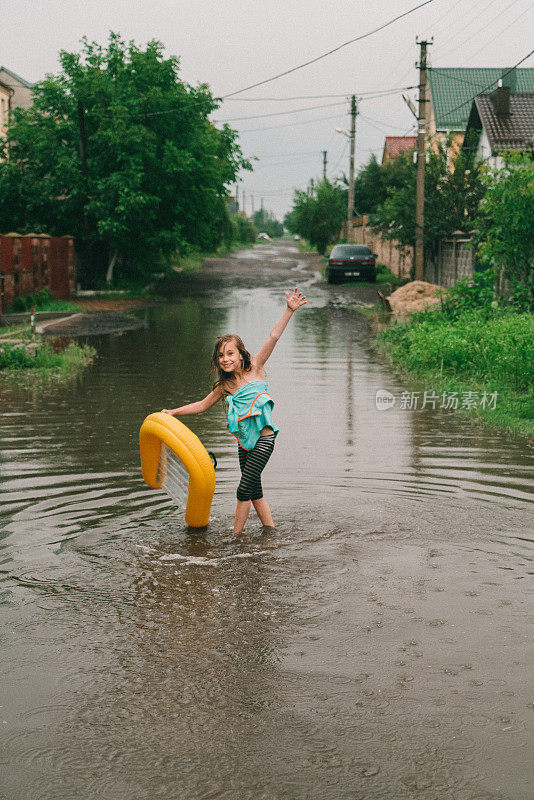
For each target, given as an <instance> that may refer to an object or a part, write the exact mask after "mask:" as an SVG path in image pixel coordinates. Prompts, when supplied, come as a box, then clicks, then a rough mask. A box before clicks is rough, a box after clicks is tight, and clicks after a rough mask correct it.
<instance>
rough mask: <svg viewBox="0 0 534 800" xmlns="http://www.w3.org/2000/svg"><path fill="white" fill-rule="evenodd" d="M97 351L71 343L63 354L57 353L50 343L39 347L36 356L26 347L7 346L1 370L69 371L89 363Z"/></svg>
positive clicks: (0, 356)
mask: <svg viewBox="0 0 534 800" xmlns="http://www.w3.org/2000/svg"><path fill="white" fill-rule="evenodd" d="M95 353H96V351H95V350H94V349H93V348H92V347H90V346H89V345H78V344H76V343H75V342H70V343H69V344H68V346H67V347H66V348H65V350H63V352H62V353H55V352H54V350H53V349H52V347H51V346H50V344H49V343H48V342H45V343H44V344H41V345H39V346H38V347H37V348H36V350H35V354H33V355H32V354H31V353H30V352H28V351H27V350H26V348H24V347H14V346H13V345H5V346H3V349H2V350H0V370H26V369H39V370H49V369H61V370H64V371H69V370H70V369H72V368H74V367H81V366H84V365H85V364H87V363H89V361H91V359H92V358H93V356H94V355H95Z"/></svg>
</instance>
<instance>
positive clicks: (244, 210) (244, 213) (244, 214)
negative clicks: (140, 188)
mask: <svg viewBox="0 0 534 800" xmlns="http://www.w3.org/2000/svg"><path fill="white" fill-rule="evenodd" d="M245 199H246V198H245V190H244V189H243V216H244V217H245V219H246V216H247V207H246V205H245Z"/></svg>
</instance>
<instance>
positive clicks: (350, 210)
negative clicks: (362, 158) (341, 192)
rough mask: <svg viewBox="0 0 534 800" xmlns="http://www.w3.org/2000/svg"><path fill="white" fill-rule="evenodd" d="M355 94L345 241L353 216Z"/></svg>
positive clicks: (350, 231) (348, 235)
mask: <svg viewBox="0 0 534 800" xmlns="http://www.w3.org/2000/svg"><path fill="white" fill-rule="evenodd" d="M357 113H358V110H357V107H356V95H354V94H353V95H352V97H351V101H350V137H349V138H350V170H349V202H348V206H347V242H349V241H350V239H351V236H352V218H353V216H354V143H355V140H356V114H357Z"/></svg>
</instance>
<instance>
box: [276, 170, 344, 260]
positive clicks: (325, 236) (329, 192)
mask: <svg viewBox="0 0 534 800" xmlns="http://www.w3.org/2000/svg"><path fill="white" fill-rule="evenodd" d="M346 204H347V202H346V192H344V191H343V189H341V188H340V187H339V186H336V185H334V184H332V183H330V181H328V180H323V181H321V182H320V183H318V184H317V188H316V190H315V192H314V193H313V194H312V195H309V194H306V192H301V191H296V192H295V197H294V199H293V208H292V209H291V211H290V212H289V213H288V214H286V216H285V218H284V221H285V224H286V227H287V228H288V230H289V231H290V232H291V233H298V234H299V235H300V236H303V237H304V238H305V239H307V240H308V241H309V242H310V244H312V245H314V247H317V250H318V251H319V252H320V253H324V251H325V249H326V247H327V245H328V244H330V242H331V241H332V240H333V238H334V237H335V236H336V234H338V233H339V230H340V228H341V225H342V222H343V220H344V219H345V215H346Z"/></svg>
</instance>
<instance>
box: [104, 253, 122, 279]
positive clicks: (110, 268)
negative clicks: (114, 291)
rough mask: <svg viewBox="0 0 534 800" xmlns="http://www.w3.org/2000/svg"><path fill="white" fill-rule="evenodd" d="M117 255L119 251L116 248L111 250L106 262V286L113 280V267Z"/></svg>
mask: <svg viewBox="0 0 534 800" xmlns="http://www.w3.org/2000/svg"><path fill="white" fill-rule="evenodd" d="M118 257H119V251H118V250H113V252H112V253H111V258H110V260H109V264H108V271H107V272H106V283H107V285H108V286H109V285H110V283H111V282H112V281H113V268H114V266H115V264H116V263H117V258H118Z"/></svg>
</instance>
